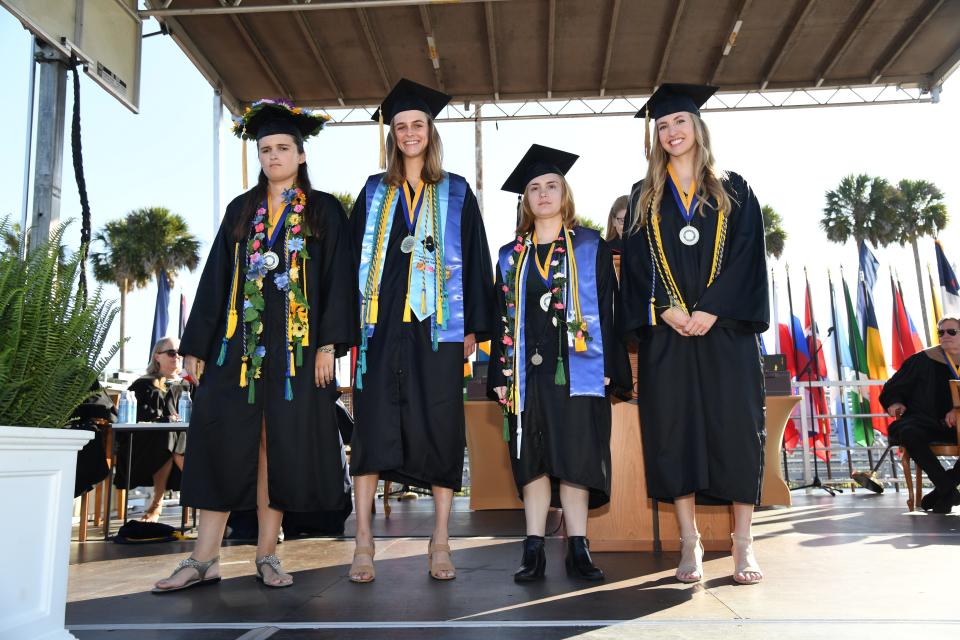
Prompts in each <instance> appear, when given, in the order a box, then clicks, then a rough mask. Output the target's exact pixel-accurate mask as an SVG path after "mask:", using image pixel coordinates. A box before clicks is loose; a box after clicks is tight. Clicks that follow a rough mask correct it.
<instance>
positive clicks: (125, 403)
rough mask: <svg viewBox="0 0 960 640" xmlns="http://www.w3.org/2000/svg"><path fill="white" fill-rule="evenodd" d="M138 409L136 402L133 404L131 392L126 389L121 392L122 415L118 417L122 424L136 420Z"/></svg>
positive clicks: (120, 412)
mask: <svg viewBox="0 0 960 640" xmlns="http://www.w3.org/2000/svg"><path fill="white" fill-rule="evenodd" d="M134 402H136V401H134ZM136 411H137V406H136V404H131V402H130V392H129V391H124V392H123V394H121V396H120V411H119V414H120V415H119V416H118V418H117V419H118V420H119V421H120V422H121V423H122V424H129V423H131V422H134V421H135V420H136V415H137V414H136Z"/></svg>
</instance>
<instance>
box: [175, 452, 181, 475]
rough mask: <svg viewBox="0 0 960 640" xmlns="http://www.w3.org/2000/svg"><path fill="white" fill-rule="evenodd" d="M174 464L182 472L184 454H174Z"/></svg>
mask: <svg viewBox="0 0 960 640" xmlns="http://www.w3.org/2000/svg"><path fill="white" fill-rule="evenodd" d="M173 464H175V465H177V468H178V469H180V471H183V454H182V453H175V454H173Z"/></svg>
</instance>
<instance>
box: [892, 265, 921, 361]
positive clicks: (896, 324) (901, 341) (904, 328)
mask: <svg viewBox="0 0 960 640" xmlns="http://www.w3.org/2000/svg"><path fill="white" fill-rule="evenodd" d="M890 289H891V291H892V292H893V333H892V335H893V368H894V369H899V368H900V367H902V366H903V362H904V360H906V359H907V358H909V357H910V356H912V355H913V354H915V353H916V352H918V351H923V342H921V340H920V335H919V334H918V333H917V328H916V327H915V326H913V320H911V319H910V314H909V313H907V308H906V306H905V305H904V303H903V290H902V289H901V287H900V283H899V282H894V280H893V274H892V273H891V274H890Z"/></svg>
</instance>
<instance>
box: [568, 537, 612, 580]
mask: <svg viewBox="0 0 960 640" xmlns="http://www.w3.org/2000/svg"><path fill="white" fill-rule="evenodd" d="M566 564H567V575H568V576H570V577H571V578H579V579H580V580H593V581H600V580H603V579H604V575H603V571H602V570H601V569H600V568H599V567H597V566H596V565H594V564H593V559H592V558H591V557H590V542H589V541H588V540H587V539H586V538H585V537H584V536H570V537H569V538H567V561H566Z"/></svg>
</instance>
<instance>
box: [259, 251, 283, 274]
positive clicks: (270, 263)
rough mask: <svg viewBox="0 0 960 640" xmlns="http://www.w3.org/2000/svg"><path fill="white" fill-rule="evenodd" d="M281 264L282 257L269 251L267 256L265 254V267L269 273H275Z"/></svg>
mask: <svg viewBox="0 0 960 640" xmlns="http://www.w3.org/2000/svg"><path fill="white" fill-rule="evenodd" d="M279 264H280V256H278V255H277V254H276V253H274V252H273V251H267V252H266V253H265V254H263V266H265V267H266V268H267V270H268V271H273V270H274V269H276V268H277V266H278V265H279Z"/></svg>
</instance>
